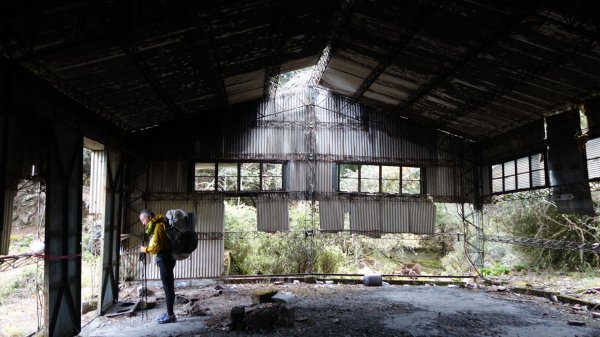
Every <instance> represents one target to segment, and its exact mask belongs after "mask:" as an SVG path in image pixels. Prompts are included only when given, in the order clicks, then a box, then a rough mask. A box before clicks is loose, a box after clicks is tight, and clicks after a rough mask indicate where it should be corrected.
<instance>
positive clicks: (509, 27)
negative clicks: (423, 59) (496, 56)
mask: <svg viewBox="0 0 600 337" xmlns="http://www.w3.org/2000/svg"><path fill="white" fill-rule="evenodd" d="M536 7H537V6H535V5H533V6H531V7H530V8H529V10H526V11H523V12H521V13H519V14H518V15H516V16H515V17H513V18H512V19H511V20H509V21H508V22H505V23H504V24H503V25H501V27H500V28H499V29H498V31H496V32H495V33H494V34H492V35H491V36H490V37H489V38H488V39H486V40H485V41H483V42H482V43H480V44H478V45H477V46H475V47H474V48H472V49H471V50H469V51H468V52H467V53H466V54H464V55H463V56H462V58H461V59H460V60H458V61H456V62H454V63H453V64H452V66H451V67H450V68H448V69H446V70H445V71H443V72H442V73H440V74H438V75H437V76H435V77H433V78H432V79H431V80H429V81H428V82H427V83H425V84H424V85H422V86H420V87H419V89H418V90H417V91H416V92H414V93H413V94H412V95H410V96H409V97H408V98H407V99H406V101H405V102H404V103H402V104H400V105H399V106H398V107H397V109H396V110H397V111H399V112H400V113H402V114H404V115H410V114H409V113H408V110H409V109H410V108H411V106H413V105H414V104H415V103H417V102H418V101H419V100H420V99H421V98H423V97H424V96H426V95H427V94H429V93H430V92H431V91H432V90H434V89H435V88H436V87H437V86H438V85H440V84H441V83H442V82H444V81H446V80H447V79H448V77H450V76H451V75H452V74H454V73H456V72H457V71H458V70H460V69H461V68H462V67H464V66H465V65H467V64H469V63H470V62H471V61H472V60H473V59H475V58H476V57H477V56H478V55H479V54H481V53H482V52H483V51H484V50H486V49H488V48H489V47H491V46H494V45H496V44H497V43H498V41H499V40H500V39H501V38H502V37H505V36H507V35H508V34H509V33H510V32H512V31H513V29H514V28H515V27H516V26H518V25H519V24H520V23H521V22H522V21H523V20H525V19H526V18H528V17H529V16H530V15H532V14H533V12H534V11H535V9H536Z"/></svg>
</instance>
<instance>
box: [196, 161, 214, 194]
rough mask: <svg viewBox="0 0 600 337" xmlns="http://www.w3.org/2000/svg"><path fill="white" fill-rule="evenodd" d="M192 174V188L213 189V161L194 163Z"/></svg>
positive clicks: (198, 189) (197, 189)
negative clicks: (193, 177)
mask: <svg viewBox="0 0 600 337" xmlns="http://www.w3.org/2000/svg"><path fill="white" fill-rule="evenodd" d="M194 176H195V179H194V189H195V190H196V191H214V189H215V163H196V165H195V168H194Z"/></svg>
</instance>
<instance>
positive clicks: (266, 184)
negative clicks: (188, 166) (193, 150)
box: [194, 162, 283, 192]
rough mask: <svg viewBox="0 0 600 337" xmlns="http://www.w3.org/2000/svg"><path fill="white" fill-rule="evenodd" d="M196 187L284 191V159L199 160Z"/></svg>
mask: <svg viewBox="0 0 600 337" xmlns="http://www.w3.org/2000/svg"><path fill="white" fill-rule="evenodd" d="M215 182H217V183H216V184H215ZM238 184H239V186H238ZM215 185H216V186H215ZM194 190H195V191H223V192H259V191H281V190H283V163H214V162H213V163H196V164H195V170H194Z"/></svg>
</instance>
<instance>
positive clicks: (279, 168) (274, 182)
mask: <svg viewBox="0 0 600 337" xmlns="http://www.w3.org/2000/svg"><path fill="white" fill-rule="evenodd" d="M262 190H263V191H280V190H283V164H278V163H264V164H263V167H262Z"/></svg>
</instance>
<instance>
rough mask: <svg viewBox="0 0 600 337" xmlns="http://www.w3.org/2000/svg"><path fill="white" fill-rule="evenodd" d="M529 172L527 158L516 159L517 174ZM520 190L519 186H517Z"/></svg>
mask: <svg viewBox="0 0 600 337" xmlns="http://www.w3.org/2000/svg"><path fill="white" fill-rule="evenodd" d="M525 172H529V157H525V158H519V159H517V173H525ZM519 188H521V185H519Z"/></svg>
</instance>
